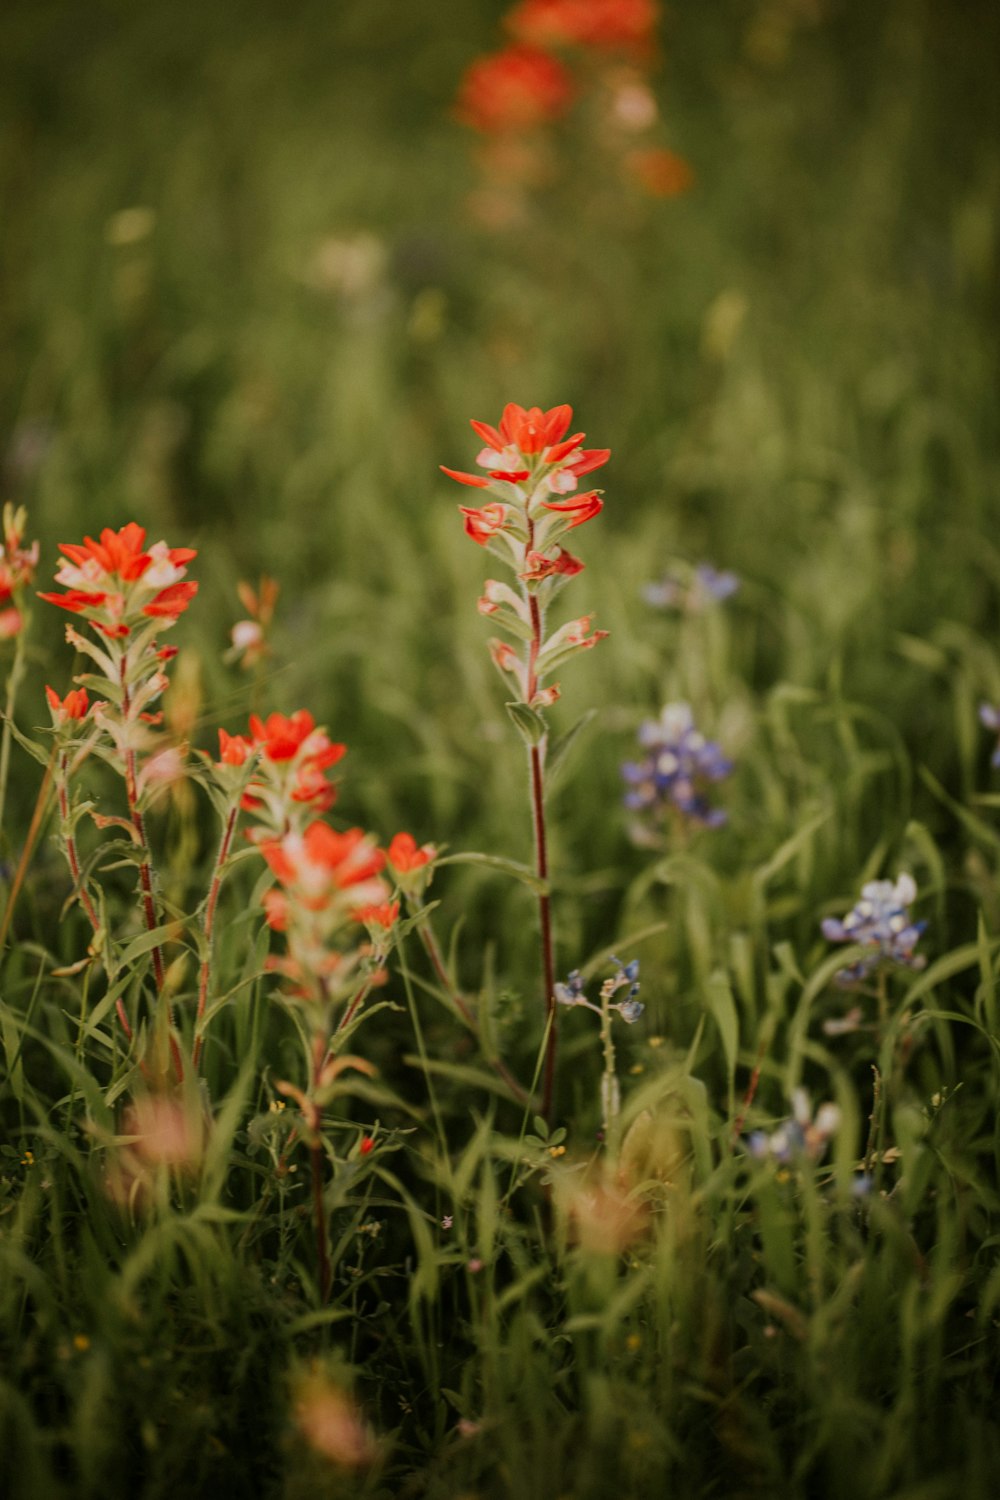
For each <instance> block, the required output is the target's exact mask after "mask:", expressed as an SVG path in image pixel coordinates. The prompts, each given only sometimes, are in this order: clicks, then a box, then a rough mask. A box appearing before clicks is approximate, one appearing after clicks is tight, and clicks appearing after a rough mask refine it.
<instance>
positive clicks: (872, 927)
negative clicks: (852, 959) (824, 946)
mask: <svg viewBox="0 0 1000 1500" xmlns="http://www.w3.org/2000/svg"><path fill="white" fill-rule="evenodd" d="M916 894H917V887H916V883H915V881H914V879H913V876H912V875H900V877H899V879H898V880H897V881H896V883H895V885H894V884H893V882H892V881H891V880H871V881H869V882H868V884H867V885H863V886H862V887H861V900H860V901H859V902H858V903H857V904H856V905H855V906H854V907H853V908H852V909H851V911H849V912H848V913H847V916H846V917H845V918H844V919H843V921H838V920H837V919H836V917H826V918H825V919H824V921H823V923H822V927H823V936H824V937H825V938H827V939H828V941H829V942H831V943H860V944H862V945H863V946H864V947H866V948H868V949H870V950H871V951H870V953H866V954H865V955H864V956H863V957H862V958H859V959H858V961H857V963H854V964H851V965H849V966H848V967H847V968H845V969H840V970H838V972H837V975H836V982H837V984H839V985H841V986H847V985H854V984H858V983H860V981H862V980H864V979H867V978H868V976H869V975H870V974H873V973H874V972H875V970H876V969H878V968H880V967H881V966H882V965H883V964H902V965H903V966H904V967H905V968H908V969H922V968H923V967H924V965H925V964H926V962H927V960H926V959H925V958H924V956H923V955H922V954H920V953H914V951H913V950H914V948H915V947H916V945H917V940H918V939H919V937H920V934H921V933H922V932H923V931H924V929H925V927H926V926H927V923H926V922H914V921H913V919H912V917H911V916H910V912H909V906H910V903H911V901H913V900H915V898H916Z"/></svg>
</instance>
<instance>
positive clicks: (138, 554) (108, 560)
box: [38, 521, 198, 638]
mask: <svg viewBox="0 0 1000 1500" xmlns="http://www.w3.org/2000/svg"><path fill="white" fill-rule="evenodd" d="M145 543H146V532H145V530H144V529H143V527H141V526H139V525H137V524H136V522H135V521H130V522H129V524H128V525H127V526H123V527H122V528H121V530H120V531H112V530H111V529H110V527H105V528H104V530H103V531H102V532H101V539H100V541H99V542H95V541H94V539H93V538H92V537H89V536H88V537H84V539H83V542H82V543H80V544H75V543H71V542H64V543H63V544H62V545H61V546H60V548H59V551H60V552H61V553H62V554H63V557H64V558H66V559H67V560H66V562H64V563H63V564H62V565H61V567H60V568H59V571H58V572H57V573H56V583H61V584H62V585H63V586H64V588H65V589H66V592H65V593H64V594H39V596H38V597H39V598H40V599H45V600H47V601H48V602H49V603H50V604H58V605H59V606H60V608H61V609H67V610H69V611H70V613H71V614H79V615H83V616H84V618H85V619H87V620H88V621H89V622H90V624H91V625H93V626H94V627H95V628H96V629H97V630H99V631H101V632H102V634H104V635H106V636H110V637H112V638H115V637H124V636H128V635H131V634H132V632H133V630H135V629H136V627H137V626H142V625H145V623H146V621H147V620H149V619H153V620H164V621H166V622H168V623H169V624H171V625H172V624H173V623H174V621H175V620H176V619H177V617H178V615H181V614H183V612H184V611H185V610H186V609H187V607H188V605H189V604H190V603H191V600H192V599H193V598H194V596H195V594H196V593H197V592H198V585H197V584H196V583H192V582H185V581H183V580H184V574H185V573H186V572H187V565H188V563H189V562H191V561H192V560H193V559H194V558H195V557H197V555H198V554H197V553H196V552H195V551H194V550H193V549H192V548H191V547H168V546H167V544H166V542H155V543H154V544H153V546H152V547H150V548H149V550H148V551H146V550H145Z"/></svg>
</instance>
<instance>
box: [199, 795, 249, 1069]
mask: <svg viewBox="0 0 1000 1500" xmlns="http://www.w3.org/2000/svg"><path fill="white" fill-rule="evenodd" d="M239 815H240V804H239V800H238V799H237V800H236V801H235V802H234V803H233V805H232V807H231V808H230V809H229V815H228V817H227V818H226V822H225V826H224V827H223V830H222V839H221V841H220V843H219V852H218V854H217V855H216V859H215V869H214V870H213V871H212V884H211V886H210V887H209V891H208V900H207V902H206V903H205V925H204V928H203V932H204V937H205V957H204V958H203V959H202V961H201V972H200V974H199V976H198V1010H197V1013H196V1017H195V1025H196V1027H197V1025H198V1023H199V1022H200V1021H201V1020H202V1018H203V1016H204V1014H205V1009H206V1006H207V1005H208V988H209V983H210V980H211V974H212V937H213V933H214V930H215V909H216V907H217V906H218V904H219V892H220V890H221V889H222V879H223V872H224V869H225V864H226V860H227V859H228V858H229V851H230V849H231V848H232V844H233V834H234V833H235V832H236V821H237V819H238V817H239ZM204 1042H205V1038H204V1036H200V1035H199V1036H196V1037H195V1039H194V1047H193V1050H192V1053H191V1066H192V1067H193V1068H194V1070H195V1072H196V1073H197V1071H198V1061H199V1059H200V1057H201V1049H202V1047H203V1045H204Z"/></svg>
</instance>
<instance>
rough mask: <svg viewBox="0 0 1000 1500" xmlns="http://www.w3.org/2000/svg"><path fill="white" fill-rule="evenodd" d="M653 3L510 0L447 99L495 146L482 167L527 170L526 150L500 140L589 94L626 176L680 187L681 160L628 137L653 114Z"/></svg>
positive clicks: (549, 119) (643, 183)
mask: <svg viewBox="0 0 1000 1500" xmlns="http://www.w3.org/2000/svg"><path fill="white" fill-rule="evenodd" d="M659 9H660V7H659V4H658V0H518V3H517V4H515V5H514V6H513V7H512V9H511V10H510V11H509V12H508V14H507V16H506V17H505V19H504V27H505V30H506V31H507V33H508V35H509V36H510V38H511V40H510V41H509V42H508V43H507V45H506V46H504V47H503V48H502V49H501V50H500V51H498V52H493V53H489V54H488V55H486V56H483V57H479V58H476V59H475V61H474V62H472V63H471V64H470V66H469V67H468V69H467V70H466V72H465V74H464V76H463V78H462V80H461V83H460V85H459V89H458V97H457V99H456V103H455V114H456V117H457V118H458V119H459V120H460V121H461V122H462V124H464V125H468V126H471V128H472V129H474V130H476V131H478V132H480V133H481V134H482V135H484V136H486V137H487V138H489V139H490V140H491V141H492V142H493V143H494V145H495V147H496V148H497V149H494V150H492V151H491V152H490V153H489V154H488V157H487V159H486V160H487V165H488V166H489V168H490V170H491V172H492V174H493V175H494V176H496V175H501V176H503V175H506V176H507V177H509V178H515V179H516V178H518V177H521V178H525V177H530V176H531V174H532V173H533V172H534V171H536V169H537V163H536V161H535V159H534V157H532V156H531V155H530V153H529V154H528V155H526V154H525V153H524V152H523V151H518V150H511V149H509V143H510V142H511V141H512V140H517V139H519V138H523V137H525V136H527V135H528V134H529V133H532V132H534V133H536V134H537V133H538V131H539V130H540V129H541V128H542V127H545V126H547V125H550V124H552V123H553V122H555V121H557V120H559V119H561V118H562V117H563V116H564V115H566V114H567V113H568V112H569V110H570V108H571V107H572V106H573V105H574V103H576V102H577V101H578V100H583V99H584V98H585V97H586V96H590V97H591V98H592V99H596V100H597V101H599V109H598V117H599V119H600V121H601V123H602V135H603V142H602V143H603V144H607V142H608V141H612V142H613V143H615V144H616V145H617V146H618V147H619V148H620V149H619V150H618V154H619V156H620V162H621V168H622V170H623V172H624V174H625V175H626V177H627V178H629V179H630V180H631V181H632V182H634V183H635V184H636V185H637V186H639V187H641V188H642V189H643V190H644V191H645V192H647V193H650V194H652V195H654V196H657V197H673V196H676V195H677V194H679V193H683V192H685V191H686V190H687V189H688V188H689V187H690V186H691V184H692V182H693V173H692V171H691V168H690V166H689V165H688V163H687V162H686V161H684V159H683V158H682V157H680V156H678V155H677V154H676V153H675V152H672V151H669V150H667V149H666V148H664V147H662V146H650V145H635V144H634V140H635V138H636V137H641V136H642V135H643V134H645V132H647V131H649V130H650V129H651V128H652V127H653V126H655V124H656V122H657V120H658V117H659V110H658V107H657V103H656V99H655V97H654V95H653V93H652V90H651V89H650V87H649V83H648V73H649V71H650V69H651V67H652V65H653V63H654V62H655V60H656V52H657V48H656V27H657V21H658V18H659ZM503 143H507V147H506V148H505V149H502V150H501V149H500V147H501V145H502V144H503Z"/></svg>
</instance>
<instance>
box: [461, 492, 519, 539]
mask: <svg viewBox="0 0 1000 1500" xmlns="http://www.w3.org/2000/svg"><path fill="white" fill-rule="evenodd" d="M458 508H459V510H460V511H461V512H462V515H463V516H464V517H465V534H466V536H471V538H472V540H473V541H474V542H478V543H479V546H480V547H485V546H486V543H487V542H488V541H489V539H490V537H491V536H493V535H494V534H495V533H496V532H498V531H502V530H503V527H504V522H505V521H506V520H507V507H506V506H505V505H498V504H497V502H496V501H495V500H491V501H490V503H489V504H488V505H484V506H483V508H482V510H475V509H473V508H472V507H471V506H468V505H460V506H459V507H458Z"/></svg>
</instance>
